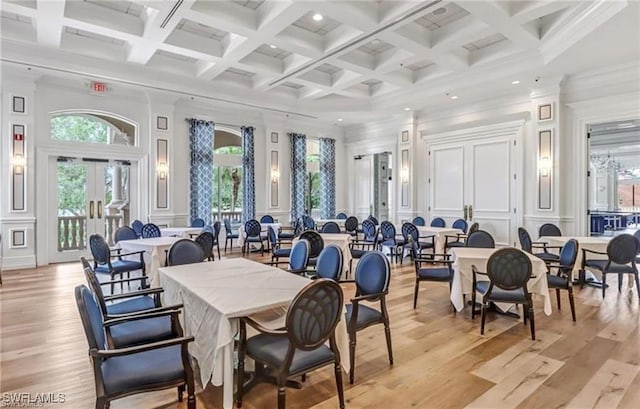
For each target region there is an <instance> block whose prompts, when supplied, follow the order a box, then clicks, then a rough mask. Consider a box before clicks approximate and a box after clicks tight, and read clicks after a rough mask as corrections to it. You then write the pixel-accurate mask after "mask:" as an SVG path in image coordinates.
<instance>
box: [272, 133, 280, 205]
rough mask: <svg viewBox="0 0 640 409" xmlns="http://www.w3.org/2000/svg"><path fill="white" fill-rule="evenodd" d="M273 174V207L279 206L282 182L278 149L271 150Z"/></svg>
mask: <svg viewBox="0 0 640 409" xmlns="http://www.w3.org/2000/svg"><path fill="white" fill-rule="evenodd" d="M274 133H275V132H274ZM276 135H277V134H276ZM276 138H277V136H276ZM276 142H277V139H276ZM271 175H272V177H271V207H278V206H279V204H278V202H279V197H278V185H279V184H280V164H279V163H278V151H271Z"/></svg>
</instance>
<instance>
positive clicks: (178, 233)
mask: <svg viewBox="0 0 640 409" xmlns="http://www.w3.org/2000/svg"><path fill="white" fill-rule="evenodd" d="M160 233H161V234H162V236H163V237H168V236H175V237H182V238H185V239H190V238H191V235H192V234H200V233H202V227H164V228H162V229H160Z"/></svg>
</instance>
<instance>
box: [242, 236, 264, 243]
mask: <svg viewBox="0 0 640 409" xmlns="http://www.w3.org/2000/svg"><path fill="white" fill-rule="evenodd" d="M266 239H267V238H266V237H262V236H252V237H247V239H246V240H245V241H246V242H249V243H260V242H262V241H264V240H266Z"/></svg>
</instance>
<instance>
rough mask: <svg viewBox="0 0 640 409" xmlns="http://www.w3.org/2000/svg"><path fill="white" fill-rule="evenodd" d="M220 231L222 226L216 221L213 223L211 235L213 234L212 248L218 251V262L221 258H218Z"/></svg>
mask: <svg viewBox="0 0 640 409" xmlns="http://www.w3.org/2000/svg"><path fill="white" fill-rule="evenodd" d="M221 229H222V226H221V224H220V221H219V220H216V221H215V222H214V223H213V232H211V233H212V234H213V247H215V248H217V249H218V260H220V259H221V258H222V257H221V256H220V230H221ZM213 247H212V249H211V251H213ZM212 254H213V253H212Z"/></svg>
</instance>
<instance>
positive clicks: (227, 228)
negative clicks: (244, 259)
mask: <svg viewBox="0 0 640 409" xmlns="http://www.w3.org/2000/svg"><path fill="white" fill-rule="evenodd" d="M224 231H225V233H226V238H225V240H224V252H225V253H226V252H227V244H228V243H229V242H231V251H233V240H234V239H238V233H234V232H233V230H232V229H231V222H230V221H229V219H224Z"/></svg>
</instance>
